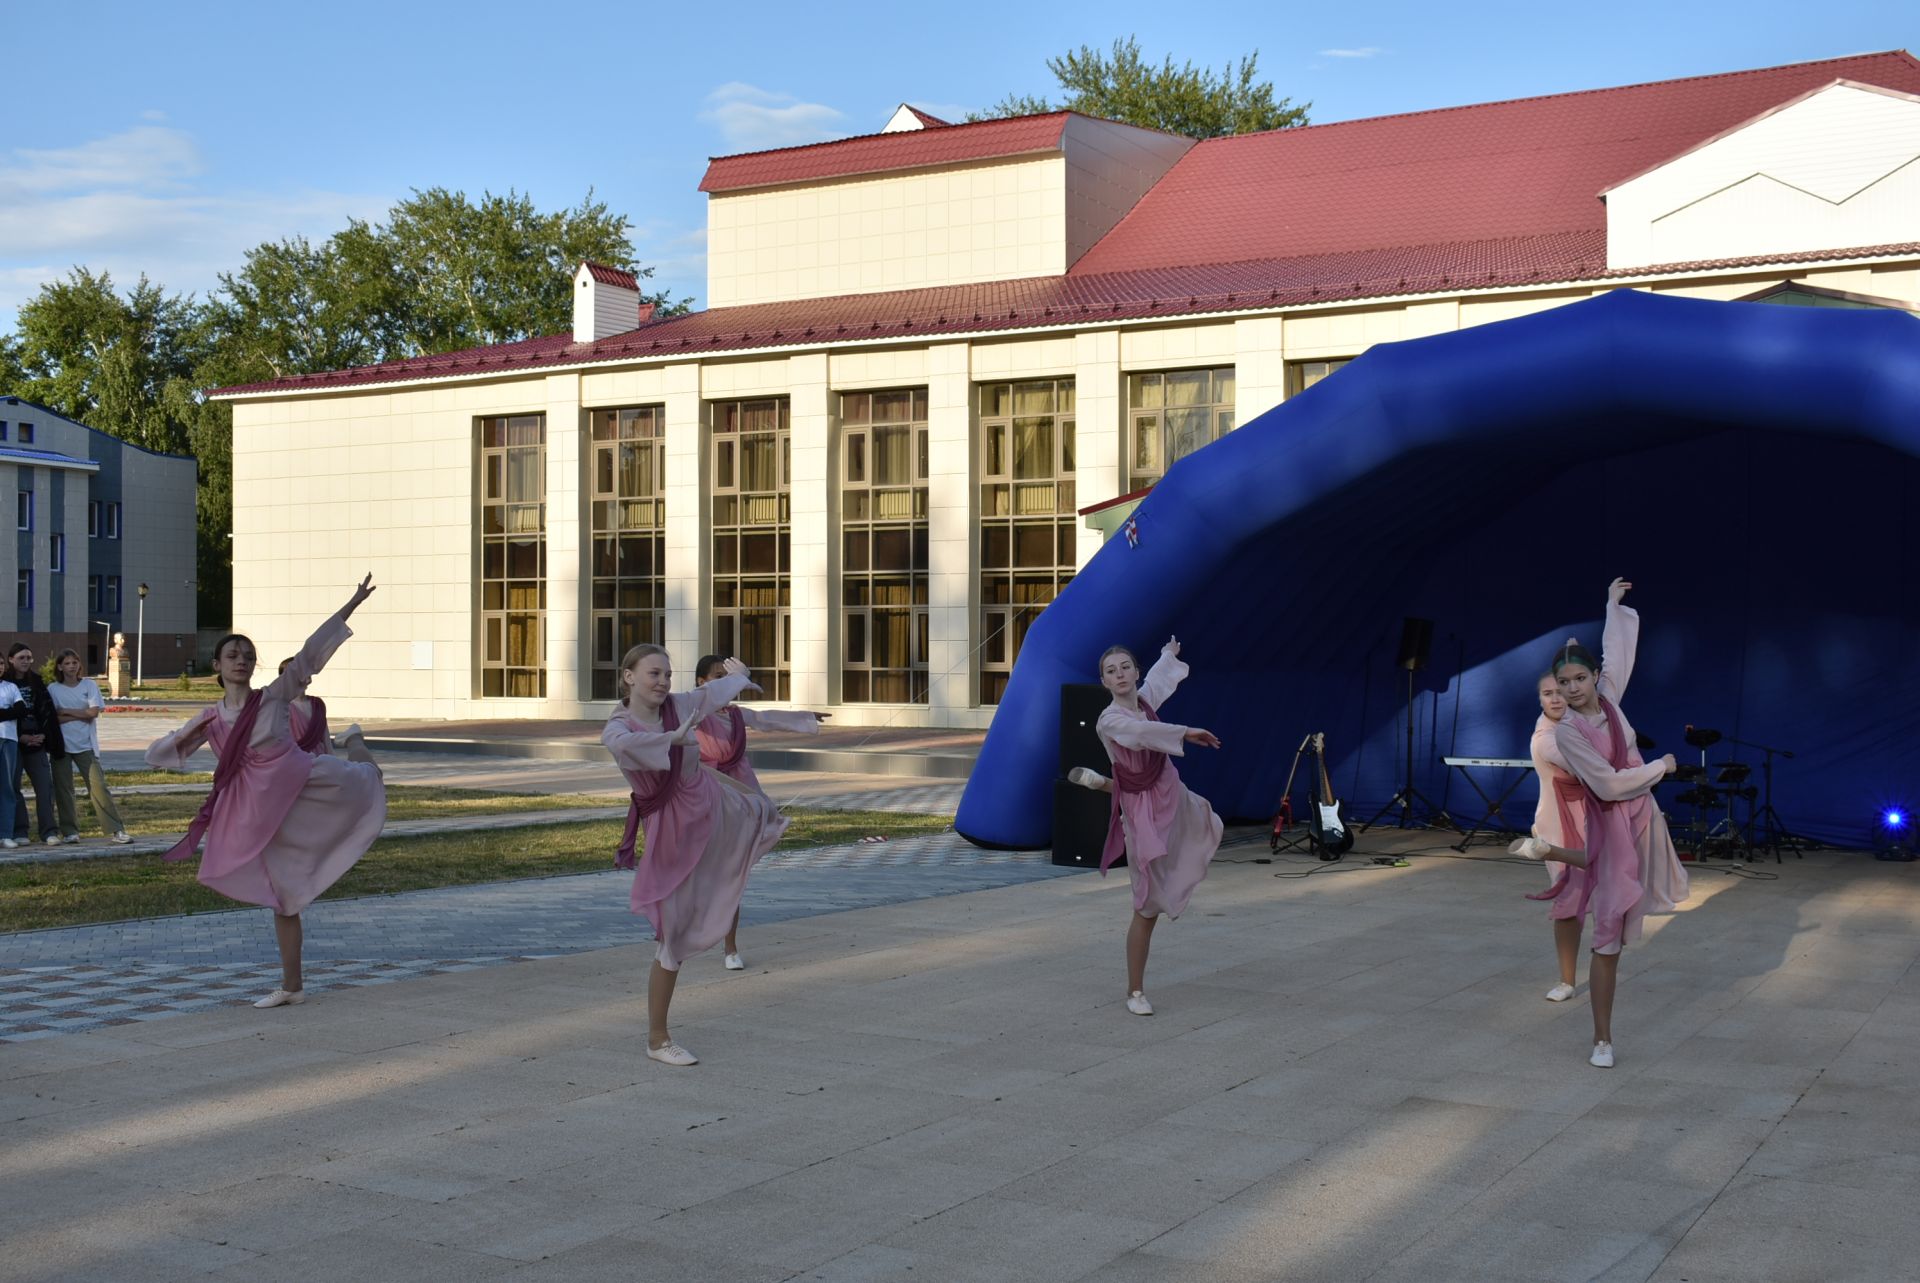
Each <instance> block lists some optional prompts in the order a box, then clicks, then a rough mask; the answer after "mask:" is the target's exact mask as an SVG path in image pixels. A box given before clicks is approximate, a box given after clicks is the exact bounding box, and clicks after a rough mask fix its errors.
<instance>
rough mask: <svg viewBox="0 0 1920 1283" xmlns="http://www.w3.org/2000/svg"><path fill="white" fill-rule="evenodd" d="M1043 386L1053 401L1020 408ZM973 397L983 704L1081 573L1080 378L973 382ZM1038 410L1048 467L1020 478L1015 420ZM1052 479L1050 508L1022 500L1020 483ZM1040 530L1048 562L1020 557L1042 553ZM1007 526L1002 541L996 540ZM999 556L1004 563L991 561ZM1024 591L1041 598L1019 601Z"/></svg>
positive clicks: (999, 690)
mask: <svg viewBox="0 0 1920 1283" xmlns="http://www.w3.org/2000/svg"><path fill="white" fill-rule="evenodd" d="M1043 384H1044V385H1048V386H1049V389H1050V391H1049V402H1050V404H1051V405H1052V406H1053V408H1052V409H1051V410H1048V411H1045V412H1035V411H1031V410H1029V411H1028V412H1026V413H1021V412H1019V396H1020V394H1021V392H1022V390H1025V391H1027V392H1034V391H1037V390H1038V388H1039V387H1040V386H1041V385H1043ZM995 396H1000V397H1003V398H1004V399H1003V400H1001V401H1000V402H999V403H997V404H995V403H992V402H990V398H992V397H995ZM973 404H974V410H975V423H976V425H977V431H976V438H977V439H976V442H975V447H974V459H975V464H976V466H977V469H978V473H979V487H978V489H977V491H976V494H977V495H978V497H979V504H980V506H979V509H978V513H977V516H976V518H975V527H976V534H977V536H978V551H977V554H976V557H975V565H974V570H975V573H976V574H977V576H978V585H979V587H978V592H979V604H978V612H977V614H976V616H975V618H976V620H977V621H978V625H979V630H980V631H979V637H978V639H977V640H978V653H979V655H980V661H979V670H980V680H979V685H978V687H977V689H976V692H975V694H976V697H977V699H978V702H979V704H980V705H981V706H991V705H996V704H998V703H999V701H1000V697H1001V696H1002V695H1003V694H1004V693H1005V690H1006V684H1007V680H1008V678H1009V677H1010V676H1011V674H1012V672H1013V665H1014V661H1015V660H1016V659H1018V658H1019V653H1020V647H1021V645H1022V643H1023V642H1024V641H1025V638H1026V633H1027V630H1028V629H1029V628H1031V627H1032V626H1033V621H1034V620H1035V619H1038V618H1039V617H1040V612H1041V611H1043V610H1045V609H1046V608H1047V606H1048V605H1049V604H1050V603H1051V602H1052V601H1053V600H1054V599H1055V598H1056V597H1058V596H1059V595H1060V591H1061V590H1062V589H1063V588H1065V587H1066V586H1067V585H1068V584H1069V583H1071V582H1072V581H1073V577H1074V575H1075V574H1076V573H1078V570H1079V554H1078V545H1079V533H1080V523H1079V511H1078V508H1077V506H1076V504H1077V499H1078V476H1079V467H1078V465H1079V439H1078V406H1079V400H1078V392H1077V389H1076V387H1075V383H1074V379H1073V376H1071V375H1062V376H1054V377H1049V378H1040V379H1018V380H1011V379H1003V380H995V381H993V382H990V383H976V384H974V402H973ZM1040 417H1046V418H1050V419H1051V420H1052V421H1053V422H1052V424H1051V439H1050V443H1049V448H1050V451H1051V459H1050V469H1051V470H1050V472H1049V473H1048V475H1047V476H1045V477H1040V476H1030V477H1022V476H1019V475H1018V473H1019V471H1020V469H1019V466H1018V463H1019V461H1018V455H1019V452H1020V448H1021V447H1020V441H1019V436H1018V433H1019V427H1018V421H1019V420H1022V419H1029V420H1031V419H1036V418H1040ZM1047 485H1050V486H1051V487H1052V491H1053V493H1052V496H1051V501H1050V503H1049V505H1048V506H1047V507H1044V508H1042V507H1040V506H1039V505H1038V504H1037V503H1035V504H1034V505H1033V506H1030V507H1025V508H1024V510H1023V502H1031V500H1027V501H1023V499H1022V497H1021V495H1022V488H1023V487H1024V488H1025V493H1026V494H1027V495H1030V496H1032V498H1033V499H1038V498H1039V496H1040V487H1042V486H1047ZM1042 529H1046V530H1047V531H1048V535H1047V544H1048V548H1049V550H1050V552H1051V559H1050V560H1049V561H1047V562H1045V563H1041V562H1038V561H1030V562H1029V563H1028V564H1025V565H1022V564H1020V563H1021V562H1022V560H1023V556H1025V555H1027V554H1029V553H1031V552H1033V551H1037V550H1038V543H1039V539H1038V537H1037V536H1038V532H1039V531H1040V530H1042ZM1003 530H1004V532H1005V533H1004V538H1000V537H998V535H999V532H1001V531H1003ZM1023 536H1024V538H1023ZM1029 545H1032V546H1031V547H1029ZM1023 549H1026V553H1023V551H1022V550H1023ZM1002 557H1003V558H1004V560H1001V561H995V560H994V559H996V558H1002ZM1023 588H1024V589H1025V590H1026V591H1027V592H1029V593H1032V594H1034V595H1033V596H1031V597H1028V598H1027V599H1026V600H1021V598H1022V596H1023V593H1022V589H1023Z"/></svg>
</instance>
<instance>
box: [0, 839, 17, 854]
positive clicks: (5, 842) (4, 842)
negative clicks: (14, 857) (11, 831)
mask: <svg viewBox="0 0 1920 1283" xmlns="http://www.w3.org/2000/svg"><path fill="white" fill-rule="evenodd" d="M19 845H20V844H19V843H18V842H16V841H14V840H13V839H12V838H0V847H5V848H6V849H7V850H9V851H11V850H13V849H14V848H15V847H17V846H19Z"/></svg>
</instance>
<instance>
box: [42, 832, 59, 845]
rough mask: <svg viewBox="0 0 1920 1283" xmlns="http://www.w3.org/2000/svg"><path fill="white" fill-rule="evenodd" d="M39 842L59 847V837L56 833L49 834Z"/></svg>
mask: <svg viewBox="0 0 1920 1283" xmlns="http://www.w3.org/2000/svg"><path fill="white" fill-rule="evenodd" d="M40 840H41V841H42V842H45V843H46V844H47V845H48V846H59V845H60V835H59V834H58V833H49V834H47V835H46V836H45V837H43V838H41V839H40Z"/></svg>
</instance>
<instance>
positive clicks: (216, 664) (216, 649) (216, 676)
mask: <svg viewBox="0 0 1920 1283" xmlns="http://www.w3.org/2000/svg"><path fill="white" fill-rule="evenodd" d="M237 641H243V642H245V643H246V644H247V645H249V646H253V638H251V637H249V636H247V635H246V634H245V633H228V634H227V635H226V636H224V637H222V638H221V639H220V640H219V641H217V642H215V643H214V644H213V680H214V681H216V682H219V683H220V689H221V690H223V691H224V690H225V689H226V688H227V679H226V678H224V677H222V676H220V652H221V651H223V650H225V649H226V648H227V643H228V642H237ZM253 652H254V654H255V655H256V656H258V655H259V653H260V648H259V647H258V646H253Z"/></svg>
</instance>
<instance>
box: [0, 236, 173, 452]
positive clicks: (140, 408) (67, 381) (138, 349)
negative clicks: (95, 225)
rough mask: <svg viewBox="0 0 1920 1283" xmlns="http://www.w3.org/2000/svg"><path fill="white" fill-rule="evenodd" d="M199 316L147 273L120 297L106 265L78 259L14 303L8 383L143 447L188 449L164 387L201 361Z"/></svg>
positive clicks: (18, 392) (12, 389) (19, 391)
mask: <svg viewBox="0 0 1920 1283" xmlns="http://www.w3.org/2000/svg"><path fill="white" fill-rule="evenodd" d="M197 320H198V313H197V309H196V308H195V306H194V303H193V301H192V300H191V299H189V298H185V297H182V296H181V295H178V294H168V293H167V292H166V291H165V290H163V289H162V288H161V287H159V286H158V285H155V284H153V283H152V282H150V281H149V280H147V278H146V277H144V276H142V277H141V278H140V281H139V284H137V285H135V286H134V287H133V289H132V290H131V291H130V292H128V293H127V294H125V295H124V296H123V295H121V294H120V293H118V292H117V291H116V290H115V289H114V287H113V278H112V277H111V276H110V275H108V274H107V273H105V272H101V273H98V274H96V273H93V272H90V271H88V270H87V269H86V268H83V267H76V268H74V269H73V271H72V272H70V273H69V274H68V275H67V277H66V279H64V280H60V281H53V282H50V283H49V284H47V285H44V286H42V287H41V289H40V292H39V293H38V294H37V295H35V296H34V297H33V298H32V299H30V300H29V301H28V302H27V303H26V304H24V305H23V306H22V307H21V308H20V314H19V318H18V320H17V322H16V326H17V329H16V334H15V338H14V344H13V347H14V357H13V361H12V364H13V365H14V367H15V371H14V373H13V374H12V378H13V380H14V382H13V385H12V386H9V387H8V388H6V391H8V392H9V393H13V394H15V395H19V396H24V397H27V398H29V399H31V400H34V401H37V402H39V403H40V404H41V405H44V406H46V407H47V408H48V409H50V410H53V411H54V412H56V413H58V414H64V415H66V416H67V417H68V418H70V419H76V420H78V421H80V422H82V423H85V424H87V425H88V426H90V427H94V428H98V429H99V430H100V431H102V432H107V433H111V434H112V435H114V436H116V437H119V438H121V439H122V440H125V441H131V442H133V443H135V444H136V445H141V446H145V447H146V448H147V449H149V450H163V451H170V452H171V451H179V450H182V449H185V448H186V444H187V434H186V427H185V425H184V424H183V423H181V422H180V421H179V420H178V419H176V418H172V417H170V416H169V415H168V413H167V412H166V409H165V407H164V405H163V404H162V397H161V393H162V390H163V389H164V388H165V387H166V384H167V382H168V380H170V379H175V378H182V377H185V376H187V375H189V374H191V373H192V372H193V369H194V366H195V365H196V364H197V362H198V360H199V356H200V353H199V352H198V351H196V350H195V348H194V342H193V336H194V333H195V329H196V322H197ZM7 364H8V363H7V362H5V361H0V372H4V370H5V367H6V365H7Z"/></svg>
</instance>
